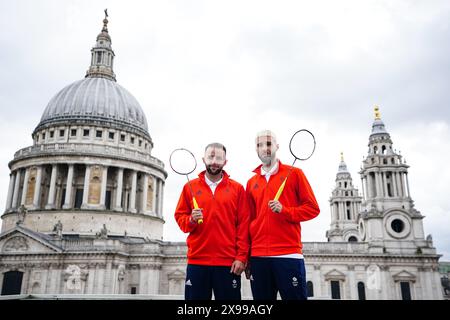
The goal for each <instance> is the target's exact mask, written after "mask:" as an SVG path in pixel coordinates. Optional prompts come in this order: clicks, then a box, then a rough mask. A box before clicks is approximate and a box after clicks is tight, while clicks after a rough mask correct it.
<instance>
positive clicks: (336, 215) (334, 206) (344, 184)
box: [326, 152, 362, 242]
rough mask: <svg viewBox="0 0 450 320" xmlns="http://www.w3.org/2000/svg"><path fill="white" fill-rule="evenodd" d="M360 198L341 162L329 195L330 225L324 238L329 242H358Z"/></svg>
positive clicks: (345, 166) (344, 165) (342, 157)
mask: <svg viewBox="0 0 450 320" xmlns="http://www.w3.org/2000/svg"><path fill="white" fill-rule="evenodd" d="M361 199H362V198H361V197H360V196H359V194H358V189H356V188H355V187H354V186H353V181H352V177H351V175H350V172H349V171H348V170H347V164H346V163H345V162H344V155H343V153H342V152H341V162H340V164H339V169H338V172H337V174H336V186H335V188H334V190H333V192H332V194H331V198H330V200H329V201H330V207H331V223H330V230H328V231H327V233H326V237H327V239H328V241H329V242H343V241H359V240H360V235H359V233H358V214H359V212H360V210H361Z"/></svg>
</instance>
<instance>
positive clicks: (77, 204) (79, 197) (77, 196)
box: [74, 189, 83, 209]
mask: <svg viewBox="0 0 450 320" xmlns="http://www.w3.org/2000/svg"><path fill="white" fill-rule="evenodd" d="M82 203H83V189H77V190H76V191H75V205H74V207H75V208H77V209H80V208H81V204H82Z"/></svg>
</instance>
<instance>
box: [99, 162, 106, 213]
mask: <svg viewBox="0 0 450 320" xmlns="http://www.w3.org/2000/svg"><path fill="white" fill-rule="evenodd" d="M107 182H108V167H107V166H104V167H103V172H102V187H101V190H100V207H102V208H105V198H106V183H107Z"/></svg>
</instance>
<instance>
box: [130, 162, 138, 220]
mask: <svg viewBox="0 0 450 320" xmlns="http://www.w3.org/2000/svg"><path fill="white" fill-rule="evenodd" d="M136 184H137V172H136V171H134V170H133V171H132V173H131V194H130V203H129V204H128V211H129V212H132V213H136Z"/></svg>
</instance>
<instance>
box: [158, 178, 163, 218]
mask: <svg viewBox="0 0 450 320" xmlns="http://www.w3.org/2000/svg"><path fill="white" fill-rule="evenodd" d="M159 182H160V188H159V193H158V197H159V210H158V216H159V217H161V218H162V217H163V205H164V182H163V181H162V180H159Z"/></svg>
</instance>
